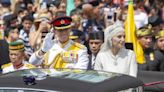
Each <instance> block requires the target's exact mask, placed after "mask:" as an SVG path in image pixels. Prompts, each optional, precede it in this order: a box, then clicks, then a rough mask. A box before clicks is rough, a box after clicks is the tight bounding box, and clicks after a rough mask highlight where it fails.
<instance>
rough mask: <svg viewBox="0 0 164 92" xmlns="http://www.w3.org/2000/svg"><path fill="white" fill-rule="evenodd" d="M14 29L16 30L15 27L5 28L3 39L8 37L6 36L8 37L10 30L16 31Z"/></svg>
mask: <svg viewBox="0 0 164 92" xmlns="http://www.w3.org/2000/svg"><path fill="white" fill-rule="evenodd" d="M16 28H17V27H16V26H10V27H7V28H6V29H5V31H4V35H5V37H8V36H9V32H10V31H11V30H14V29H16Z"/></svg>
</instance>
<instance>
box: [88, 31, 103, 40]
mask: <svg viewBox="0 0 164 92" xmlns="http://www.w3.org/2000/svg"><path fill="white" fill-rule="evenodd" d="M95 39H100V40H103V41H104V32H103V31H98V32H90V33H89V40H95Z"/></svg>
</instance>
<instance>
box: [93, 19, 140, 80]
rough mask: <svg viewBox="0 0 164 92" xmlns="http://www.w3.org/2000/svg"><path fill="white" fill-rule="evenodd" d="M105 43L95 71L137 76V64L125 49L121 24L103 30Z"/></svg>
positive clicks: (131, 54) (132, 54)
mask: <svg viewBox="0 0 164 92" xmlns="http://www.w3.org/2000/svg"><path fill="white" fill-rule="evenodd" d="M104 32H105V41H104V44H103V45H102V48H101V50H100V52H99V53H98V55H97V58H96V62H95V67H94V69H95V70H103V71H109V72H115V73H121V74H126V75H130V76H134V77H136V76H137V63H136V58H135V54H134V52H133V51H132V50H129V49H126V48H125V47H124V44H125V32H124V28H123V26H122V23H120V22H116V23H115V24H113V25H112V26H109V27H107V28H106V29H105V31H104Z"/></svg>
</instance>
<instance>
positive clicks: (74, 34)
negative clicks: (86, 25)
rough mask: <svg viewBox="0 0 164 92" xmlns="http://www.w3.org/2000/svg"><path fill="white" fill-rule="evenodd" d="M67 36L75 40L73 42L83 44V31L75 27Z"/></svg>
mask: <svg viewBox="0 0 164 92" xmlns="http://www.w3.org/2000/svg"><path fill="white" fill-rule="evenodd" d="M69 38H70V39H72V40H73V41H75V42H78V43H81V44H84V40H85V35H84V33H83V32H82V31H80V30H77V29H73V30H72V31H71V32H70V36H69Z"/></svg>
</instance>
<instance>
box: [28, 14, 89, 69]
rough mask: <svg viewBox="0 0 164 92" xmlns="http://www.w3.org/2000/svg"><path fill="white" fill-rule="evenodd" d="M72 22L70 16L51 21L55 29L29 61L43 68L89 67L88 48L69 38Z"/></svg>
mask: <svg viewBox="0 0 164 92" xmlns="http://www.w3.org/2000/svg"><path fill="white" fill-rule="evenodd" d="M71 22H72V19H71V18H70V17H68V16H60V17H56V18H55V19H54V20H53V21H52V22H51V25H52V27H53V29H54V30H53V31H51V32H49V33H48V34H47V35H46V37H45V39H44V41H43V45H42V47H41V48H40V49H39V50H38V51H36V52H35V53H34V54H33V55H32V56H31V57H30V60H29V62H30V63H31V64H33V65H36V66H39V65H42V67H43V68H80V69H87V66H88V62H89V59H88V54H87V48H86V47H85V46H84V45H81V44H79V43H76V42H74V41H72V40H71V39H69V36H70V31H71ZM54 36H55V39H53V37H54Z"/></svg>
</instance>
